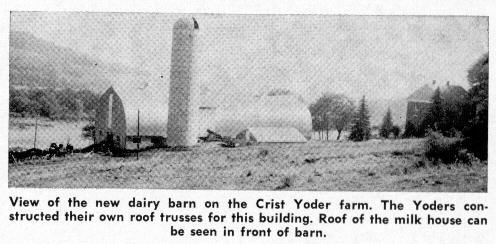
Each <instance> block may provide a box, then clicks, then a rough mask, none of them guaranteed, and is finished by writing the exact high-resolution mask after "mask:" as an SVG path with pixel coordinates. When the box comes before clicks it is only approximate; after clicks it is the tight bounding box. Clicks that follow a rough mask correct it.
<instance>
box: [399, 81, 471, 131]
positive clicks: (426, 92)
mask: <svg viewBox="0 0 496 244" xmlns="http://www.w3.org/2000/svg"><path fill="white" fill-rule="evenodd" d="M434 85H435V81H434V82H433V83H432V85H430V84H426V85H424V86H422V87H420V88H419V89H417V90H416V91H415V92H413V93H412V94H411V95H410V96H409V97H408V98H407V103H408V104H407V111H406V123H407V124H409V123H410V124H411V125H413V126H414V127H415V128H419V127H420V125H421V123H422V121H423V120H424V118H425V116H426V115H427V112H428V111H429V108H430V106H431V104H432V96H433V95H434V91H435V89H436V87H435V86H434ZM439 88H440V91H441V98H442V99H443V100H444V101H445V102H446V103H447V104H450V106H452V107H454V109H456V106H458V104H459V102H460V101H463V99H464V98H465V97H466V96H467V91H465V89H464V88H463V87H461V86H457V85H450V84H449V81H448V82H446V84H445V85H444V86H440V87H439Z"/></svg>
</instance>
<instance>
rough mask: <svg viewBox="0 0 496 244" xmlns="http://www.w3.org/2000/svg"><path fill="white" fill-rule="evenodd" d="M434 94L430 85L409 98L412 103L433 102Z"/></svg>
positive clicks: (421, 88)
mask: <svg viewBox="0 0 496 244" xmlns="http://www.w3.org/2000/svg"><path fill="white" fill-rule="evenodd" d="M433 94H434V89H432V88H431V87H430V86H429V85H423V86H422V87H420V88H419V89H417V90H416V91H414V92H413V93H412V94H411V95H410V96H409V97H408V98H407V100H408V101H411V102H428V103H430V102H431V98H432V95H433Z"/></svg>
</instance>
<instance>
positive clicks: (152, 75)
mask: <svg viewBox="0 0 496 244" xmlns="http://www.w3.org/2000/svg"><path fill="white" fill-rule="evenodd" d="M9 28H10V29H9V30H8V32H9V44H8V54H9V57H8V60H9V61H8V67H9V75H8V78H9V95H8V96H9V109H8V112H9V113H8V114H9V119H8V120H9V123H8V187H9V188H69V189H82V188H98V189H100V188H123V189H170V190H255V191H326V192H341V191H347V192H349V191H351V192H462V193H467V192H478V193H486V192H487V191H488V163H487V162H488V107H489V17H487V16H474V15H471V16H462V15H337V14H223V13H211V14H209V13H166V12H139V13H138V12H84V11H11V12H10V27H9Z"/></svg>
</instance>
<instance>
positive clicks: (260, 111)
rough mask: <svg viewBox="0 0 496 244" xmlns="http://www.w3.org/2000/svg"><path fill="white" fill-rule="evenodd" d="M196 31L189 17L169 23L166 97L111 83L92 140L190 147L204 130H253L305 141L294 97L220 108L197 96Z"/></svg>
mask: <svg viewBox="0 0 496 244" xmlns="http://www.w3.org/2000/svg"><path fill="white" fill-rule="evenodd" d="M199 31H200V25H199V23H198V22H197V21H196V20H195V19H193V18H187V19H186V18H183V19H179V20H178V21H177V22H176V23H175V24H174V27H173V37H172V52H171V69H170V70H171V71H170V72H171V73H170V85H169V96H168V97H169V99H168V101H164V97H166V96H151V95H149V94H147V92H149V91H150V90H153V91H157V89H149V88H147V89H140V88H135V92H128V91H126V90H124V89H123V88H122V87H121V88H118V87H116V86H114V87H110V88H109V89H108V90H107V91H106V92H105V93H104V94H103V95H102V96H101V97H100V99H99V104H98V107H97V110H96V121H95V133H96V134H95V141H96V143H101V142H104V141H105V140H112V141H113V142H114V145H116V146H118V147H120V148H131V147H132V144H131V143H129V141H131V140H132V139H133V138H134V137H136V136H139V137H140V138H142V139H143V140H145V141H149V142H150V143H153V144H157V143H164V142H166V143H167V145H168V146H172V147H175V146H185V147H189V146H193V145H195V144H197V143H198V139H199V137H203V136H205V135H206V133H207V130H210V131H214V132H215V133H217V134H220V135H221V136H223V137H229V138H236V137H237V136H238V137H239V134H240V133H246V132H249V133H254V134H257V135H256V136H257V137H259V138H262V137H263V140H262V141H263V142H269V143H270V142H306V140H308V139H310V137H311V134H312V120H311V115H310V112H309V110H308V108H307V106H306V104H305V103H304V102H303V101H302V100H301V98H299V97H297V96H296V95H279V96H267V95H263V96H258V97H250V98H246V99H245V100H246V101H245V102H239V103H237V104H229V103H223V104H225V105H223V106H215V105H211V104H208V100H209V99H208V97H201V98H200V90H201V89H200V88H201V84H202V83H201V82H204V81H202V80H201V79H202V78H201V74H199V71H200V70H201V67H199V66H200V65H201V64H200V63H199V62H198V56H199V55H200V52H199V49H200V47H197V46H196V45H197V43H198V41H197V38H200V36H199ZM161 92H162V91H161ZM163 93H164V94H165V93H166V91H165V90H164V91H163ZM138 111H139V113H138ZM138 114H139V130H138ZM267 128H273V129H272V130H268V129H267ZM138 132H139V134H138ZM282 134H287V135H282ZM302 138H304V139H302Z"/></svg>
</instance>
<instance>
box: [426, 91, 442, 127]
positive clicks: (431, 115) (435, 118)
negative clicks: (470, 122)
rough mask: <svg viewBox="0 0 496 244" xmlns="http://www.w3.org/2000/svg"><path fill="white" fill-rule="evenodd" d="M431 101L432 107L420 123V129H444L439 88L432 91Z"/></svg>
mask: <svg viewBox="0 0 496 244" xmlns="http://www.w3.org/2000/svg"><path fill="white" fill-rule="evenodd" d="M431 101H432V105H431V106H430V108H429V111H428V112H427V114H426V116H425V118H424V121H423V122H422V126H421V128H423V129H431V130H434V131H439V130H441V129H442V127H444V126H443V125H444V123H445V121H444V120H445V116H444V106H443V100H442V98H441V90H440V89H439V87H438V88H437V89H436V90H435V91H434V95H432V98H431Z"/></svg>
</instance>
